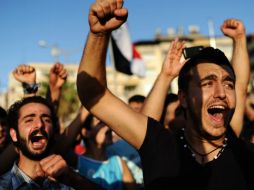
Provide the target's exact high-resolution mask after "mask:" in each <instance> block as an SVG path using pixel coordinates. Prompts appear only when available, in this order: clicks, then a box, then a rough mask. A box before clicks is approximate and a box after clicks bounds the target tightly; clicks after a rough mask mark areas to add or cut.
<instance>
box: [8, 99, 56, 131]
mask: <svg viewBox="0 0 254 190" xmlns="http://www.w3.org/2000/svg"><path fill="white" fill-rule="evenodd" d="M29 103H40V104H43V105H45V106H47V107H48V108H49V110H50V113H51V120H52V124H53V131H54V134H56V133H59V131H60V126H59V122H58V117H57V115H56V112H55V109H54V106H53V105H52V104H51V103H50V102H48V101H47V100H46V99H45V98H43V97H41V96H31V97H26V98H23V99H21V100H18V101H16V102H15V103H14V104H12V105H11V106H10V108H9V109H8V112H7V126H8V127H9V128H13V129H15V130H16V132H18V119H19V115H20V113H19V111H20V109H21V107H23V106H24V105H26V104H29Z"/></svg>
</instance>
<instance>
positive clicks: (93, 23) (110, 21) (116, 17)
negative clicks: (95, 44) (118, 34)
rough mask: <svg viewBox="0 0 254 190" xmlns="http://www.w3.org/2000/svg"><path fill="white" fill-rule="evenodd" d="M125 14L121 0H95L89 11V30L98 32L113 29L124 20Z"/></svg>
mask: <svg viewBox="0 0 254 190" xmlns="http://www.w3.org/2000/svg"><path fill="white" fill-rule="evenodd" d="M127 16H128V11H127V9H125V8H123V0H97V1H96V3H94V4H93V5H92V6H91V7H90V12H89V25H90V29H91V32H93V33H94V34H98V33H105V32H107V31H111V30H114V29H116V28H118V27H119V26H121V24H123V23H124V22H125V21H126V19H127Z"/></svg>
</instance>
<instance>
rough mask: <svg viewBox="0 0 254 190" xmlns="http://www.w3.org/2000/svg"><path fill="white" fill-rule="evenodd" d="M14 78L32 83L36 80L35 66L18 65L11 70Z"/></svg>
mask: <svg viewBox="0 0 254 190" xmlns="http://www.w3.org/2000/svg"><path fill="white" fill-rule="evenodd" d="M12 74H13V76H14V78H15V79H16V80H17V81H19V82H25V83H29V84H33V83H35V82H36V73H35V68H34V67H33V66H30V65H24V64H23V65H19V66H18V67H17V68H16V69H15V70H14V71H13V72H12Z"/></svg>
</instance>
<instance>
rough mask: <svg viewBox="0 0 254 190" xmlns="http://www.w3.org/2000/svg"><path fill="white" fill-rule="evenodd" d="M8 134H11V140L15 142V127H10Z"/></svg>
mask: <svg viewBox="0 0 254 190" xmlns="http://www.w3.org/2000/svg"><path fill="white" fill-rule="evenodd" d="M10 136H11V139H12V141H13V142H17V141H18V139H17V133H16V131H15V129H13V128H10Z"/></svg>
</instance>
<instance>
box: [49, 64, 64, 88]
mask: <svg viewBox="0 0 254 190" xmlns="http://www.w3.org/2000/svg"><path fill="white" fill-rule="evenodd" d="M66 79H67V71H66V69H65V68H64V66H63V64H61V63H56V64H54V65H53V67H52V68H51V69H50V72H49V86H50V90H54V89H60V88H61V87H62V86H63V85H64V83H65V81H66Z"/></svg>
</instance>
